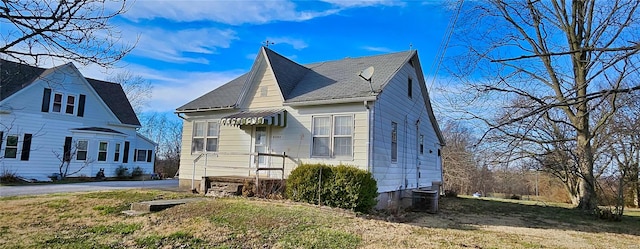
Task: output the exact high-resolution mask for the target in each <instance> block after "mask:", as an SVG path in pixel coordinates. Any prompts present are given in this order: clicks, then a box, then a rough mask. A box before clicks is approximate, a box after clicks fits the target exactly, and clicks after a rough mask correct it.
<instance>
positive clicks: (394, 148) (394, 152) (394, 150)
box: [391, 122, 398, 162]
mask: <svg viewBox="0 0 640 249" xmlns="http://www.w3.org/2000/svg"><path fill="white" fill-rule="evenodd" d="M397 161H398V124H397V123H396V122H391V162H397Z"/></svg>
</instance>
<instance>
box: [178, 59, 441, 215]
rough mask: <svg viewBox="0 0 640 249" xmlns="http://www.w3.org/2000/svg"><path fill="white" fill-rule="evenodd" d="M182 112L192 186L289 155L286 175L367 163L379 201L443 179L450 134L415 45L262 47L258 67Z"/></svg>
mask: <svg viewBox="0 0 640 249" xmlns="http://www.w3.org/2000/svg"><path fill="white" fill-rule="evenodd" d="M177 114H178V115H179V116H180V117H181V118H183V119H184V124H183V133H182V154H181V157H180V186H181V187H184V188H186V187H188V186H190V184H191V183H192V180H193V181H195V182H196V183H197V182H198V180H199V179H201V177H202V176H204V175H206V176H254V175H255V174H256V171H255V168H256V165H257V167H259V168H260V167H266V168H274V167H281V165H282V164H283V160H284V167H285V169H284V174H285V175H284V177H285V178H286V176H287V175H288V174H289V173H290V172H291V170H293V169H294V168H295V167H296V166H297V165H298V164H299V163H325V164H331V165H338V164H348V165H354V166H357V167H359V168H361V169H364V170H368V171H370V172H372V173H373V175H374V177H375V179H376V180H377V182H378V192H379V193H380V196H379V198H378V201H379V205H378V207H385V206H386V205H389V204H392V205H393V204H396V203H397V201H400V199H401V198H402V197H408V196H407V195H409V193H406V191H405V190H411V189H416V188H423V187H431V186H432V185H434V184H435V185H439V184H440V183H441V182H442V163H441V157H440V148H441V146H443V145H444V140H443V138H442V135H441V133H440V129H439V127H438V124H437V122H436V120H435V117H434V115H433V111H432V108H431V104H430V100H429V95H428V92H427V89H426V87H425V82H424V76H423V73H422V69H421V66H420V61H419V59H418V53H417V52H416V51H415V50H411V51H405V52H399V53H390V54H383V55H377V56H367V57H360V58H346V59H342V60H336V61H325V62H319V63H312V64H306V65H300V64H297V63H296V62H293V61H291V60H289V59H287V58H285V57H283V56H281V55H279V54H277V53H275V52H274V51H272V50H270V49H269V48H266V47H262V48H261V49H260V51H259V53H258V56H257V58H256V60H255V62H254V64H253V66H252V68H251V71H249V72H248V73H246V74H244V75H242V76H240V77H238V78H236V79H234V80H232V81H230V82H229V83H226V84H224V85H222V86H220V87H218V88H217V89H215V90H213V91H211V92H209V93H206V94H204V95H203V96H201V97H198V98H196V99H195V100H193V101H191V102H189V103H187V104H185V105H183V106H181V107H179V108H177ZM259 152H260V153H265V152H266V153H273V154H283V153H284V154H285V155H286V159H282V158H280V157H274V156H258V155H257V154H256V153H259ZM256 156H258V158H257V159H256V158H255V157H256ZM194 173H195V174H194ZM259 174H261V175H262V176H265V177H281V175H280V174H282V173H280V171H264V172H262V171H260V172H259ZM434 187H437V186H434ZM403 192H404V193H403Z"/></svg>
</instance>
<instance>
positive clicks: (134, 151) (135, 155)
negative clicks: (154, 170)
mask: <svg viewBox="0 0 640 249" xmlns="http://www.w3.org/2000/svg"><path fill="white" fill-rule="evenodd" d="M137 160H138V150H137V149H135V150H133V161H134V162H135V161H137Z"/></svg>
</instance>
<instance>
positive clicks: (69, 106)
mask: <svg viewBox="0 0 640 249" xmlns="http://www.w3.org/2000/svg"><path fill="white" fill-rule="evenodd" d="M52 98H53V101H52V102H51V112H57V113H63V112H64V113H66V114H71V115H73V114H75V112H76V100H77V98H76V96H75V95H71V94H63V93H54V94H53V97H52Z"/></svg>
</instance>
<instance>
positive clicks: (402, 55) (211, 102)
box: [176, 47, 416, 111]
mask: <svg viewBox="0 0 640 249" xmlns="http://www.w3.org/2000/svg"><path fill="white" fill-rule="evenodd" d="M263 50H264V53H265V54H266V56H267V59H268V60H269V63H270V64H271V69H272V70H273V72H274V74H275V77H276V80H277V82H278V84H279V86H280V90H281V92H282V95H283V97H284V99H285V103H293V102H304V101H314V100H334V99H344V98H354V97H366V96H371V94H372V93H371V86H369V82H367V81H365V80H363V79H362V78H361V77H360V76H358V75H359V73H360V71H362V70H364V69H366V68H367V67H370V66H373V67H374V68H375V72H374V74H373V77H372V85H373V89H374V91H380V89H382V88H383V87H384V85H385V84H386V83H387V82H388V81H389V80H390V79H391V77H392V76H393V75H394V74H395V72H396V71H397V70H399V68H400V67H401V66H402V65H403V63H404V62H406V61H407V60H408V59H409V57H410V56H413V55H414V54H415V53H416V52H415V51H405V52H399V53H391V54H384V55H376V56H366V57H360V58H346V59H342V60H335V61H326V62H319V63H312V64H307V65H300V64H297V63H295V62H293V61H291V60H289V59H287V58H285V57H283V56H281V55H279V54H277V53H275V52H273V51H272V50H270V49H268V48H265V47H263V48H261V51H260V52H261V53H262V52H263ZM248 75H249V73H247V74H244V75H242V76H240V77H238V78H236V79H234V80H232V81H231V82H229V83H227V84H224V85H222V86H220V87H219V88H216V89H214V90H213V91H211V92H209V93H207V94H205V95H203V96H201V97H199V98H197V99H195V100H193V101H191V102H189V103H187V104H185V105H183V106H181V107H178V108H177V109H176V110H177V111H191V110H202V109H215V108H225V107H234V105H235V104H236V102H237V100H238V98H239V97H240V94H241V91H242V87H243V84H244V83H245V81H246V78H247V77H248Z"/></svg>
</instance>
